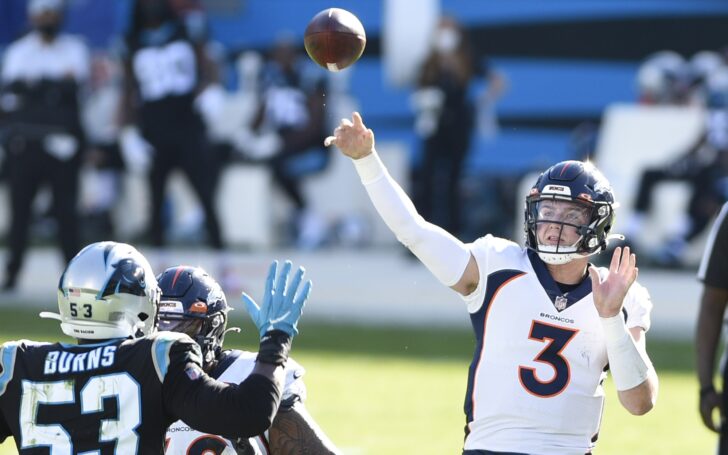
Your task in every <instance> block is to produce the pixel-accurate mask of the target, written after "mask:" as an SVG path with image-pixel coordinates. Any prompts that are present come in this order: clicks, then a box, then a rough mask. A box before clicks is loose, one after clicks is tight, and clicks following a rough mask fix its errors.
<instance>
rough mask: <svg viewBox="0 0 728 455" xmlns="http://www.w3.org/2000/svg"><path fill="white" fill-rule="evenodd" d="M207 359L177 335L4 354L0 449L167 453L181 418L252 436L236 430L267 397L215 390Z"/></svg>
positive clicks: (0, 353) (1, 348) (0, 351)
mask: <svg viewBox="0 0 728 455" xmlns="http://www.w3.org/2000/svg"><path fill="white" fill-rule="evenodd" d="M200 358H201V356H200V349H199V346H198V345H197V343H195V342H194V341H193V340H192V339H191V338H190V337H188V336H187V335H183V334H179V333H172V332H159V333H157V334H154V335H150V336H147V337H143V338H138V339H126V340H119V339H117V340H111V341H108V342H105V343H99V344H84V345H75V344H72V345H69V344H63V343H53V344H51V343H36V342H32V341H27V340H21V341H16V342H9V343H5V344H3V345H0V442H1V441H3V440H4V439H5V438H6V437H8V436H11V435H13V436H15V443H16V446H17V448H18V451H19V453H20V454H22V455H30V454H48V453H53V454H55V455H61V454H62V455H72V454H82V453H88V454H90V453H94V454H97V455H110V454H136V453H143V454H147V453H150V454H151V453H162V449H163V443H164V435H165V432H166V429H167V427H168V426H169V425H170V424H171V423H172V422H174V421H176V420H178V419H180V418H184V419H189V420H190V421H194V422H196V423H197V424H198V425H203V426H208V427H214V428H216V429H219V430H220V431H224V432H228V431H231V432H232V433H231V434H248V433H246V432H244V431H242V430H241V431H238V429H239V428H241V427H242V426H244V425H246V424H245V423H243V422H245V421H246V420H248V419H249V418H248V416H247V413H246V408H247V407H248V406H254V403H253V400H252V399H250V398H249V397H250V396H251V395H252V394H255V396H256V397H257V396H265V395H266V393H268V392H265V390H264V389H258V388H257V387H256V388H254V390H251V389H250V387H249V386H250V384H252V383H250V384H248V383H246V384H240V385H239V386H227V385H225V384H222V383H219V382H217V381H214V380H212V379H210V378H209V377H207V376H206V375H204V374H203V372H202V369H201V367H200V365H201V364H200ZM253 376H254V377H255V380H258V381H260V382H261V384H262V383H264V382H265V383H267V384H268V386H267V387H269V388H272V389H274V390H271V392H273V391H275V393H276V394H278V393H279V392H278V390H277V387H276V386H275V384H273V383H272V382H271V381H269V380H268V379H267V378H264V377H262V376H260V375H252V376H251V377H253ZM242 390H247V391H248V393H249V394H250V395H243V394H242V393H240V394H239V393H238V392H240V391H242ZM250 434H255V433H254V432H251V433H250Z"/></svg>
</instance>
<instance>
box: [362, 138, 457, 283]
mask: <svg viewBox="0 0 728 455" xmlns="http://www.w3.org/2000/svg"><path fill="white" fill-rule="evenodd" d="M353 161H354V166H355V167H356V171H357V172H358V173H359V177H360V178H361V181H362V183H363V184H364V187H365V188H366V190H367V193H368V194H369V198H370V199H371V200H372V203H374V207H375V208H376V209H377V212H379V215H380V216H381V217H382V219H383V220H384V222H385V223H386V224H387V226H388V227H389V229H390V230H391V231H392V232H394V234H395V235H396V236H397V240H399V241H400V242H401V243H402V244H403V245H404V246H406V247H407V248H409V249H410V251H412V253H414V255H415V256H417V258H419V260H420V261H422V263H423V264H425V266H426V267H427V268H428V269H429V270H430V272H432V274H433V275H435V277H436V278H437V279H438V280H440V282H441V283H442V284H444V285H445V286H453V285H454V284H456V283H457V282H458V281H459V280H460V278H461V277H462V276H463V272H464V271H465V267H466V266H467V265H468V261H469V260H470V251H469V250H468V248H467V247H466V246H465V244H464V243H463V242H461V241H460V240H458V239H456V238H455V237H453V236H452V235H451V234H450V233H448V232H447V231H445V230H444V229H442V228H440V227H439V226H435V225H434V224H432V223H428V222H427V221H425V220H424V219H423V218H422V216H420V214H419V213H417V210H416V209H415V206H414V204H413V203H412V201H411V200H410V198H409V197H408V196H407V194H406V193H405V192H404V190H402V188H401V187H400V186H399V185H398V184H397V182H395V181H394V179H393V178H392V177H391V176H390V175H389V172H387V169H386V168H385V167H384V164H382V161H381V160H380V159H379V155H377V152H376V151H374V150H372V153H371V154H370V155H367V156H365V157H364V158H360V159H358V160H353Z"/></svg>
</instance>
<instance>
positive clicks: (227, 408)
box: [162, 337, 281, 439]
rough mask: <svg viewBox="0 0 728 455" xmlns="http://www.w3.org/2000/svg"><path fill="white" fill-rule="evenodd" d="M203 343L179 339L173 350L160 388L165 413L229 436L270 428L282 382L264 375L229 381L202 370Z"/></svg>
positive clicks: (247, 435)
mask: <svg viewBox="0 0 728 455" xmlns="http://www.w3.org/2000/svg"><path fill="white" fill-rule="evenodd" d="M200 359H201V357H200V355H199V347H198V346H197V343H195V342H194V341H192V339H190V338H188V337H186V339H179V340H177V341H176V342H174V343H173V344H172V345H171V346H170V349H169V364H168V367H167V370H166V374H165V375H164V382H163V386H162V393H163V394H164V397H163V398H164V403H165V407H166V410H167V412H168V413H169V414H170V415H171V416H173V417H174V418H175V419H181V420H183V421H184V422H185V423H187V424H188V425H189V426H190V427H192V428H194V429H196V430H198V431H202V432H205V433H211V434H219V435H222V436H225V437H227V438H230V439H235V438H238V437H252V436H255V435H258V434H261V433H263V432H264V431H265V430H267V429H268V427H270V425H271V423H272V422H273V418H274V417H275V413H276V411H277V409H278V406H279V404H280V399H281V390H280V388H279V386H278V385H277V384H276V383H275V382H274V381H273V380H271V379H269V378H267V377H265V376H262V375H260V374H251V375H250V376H248V377H247V378H246V379H245V381H243V382H242V383H240V384H233V385H230V384H225V383H222V382H220V381H216V380H215V379H212V378H211V377H209V376H208V375H207V374H205V373H204V372H203V371H202V365H201V360H200Z"/></svg>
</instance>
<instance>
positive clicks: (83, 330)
mask: <svg viewBox="0 0 728 455" xmlns="http://www.w3.org/2000/svg"><path fill="white" fill-rule="evenodd" d="M159 296H160V293H159V287H158V286H157V280H156V278H155V277H154V273H153V272H152V268H151V266H150V265H149V262H148V261H147V260H146V258H145V257H144V256H142V255H141V253H139V252H138V251H137V250H136V249H135V248H134V247H133V246H131V245H127V244H124V243H117V242H97V243H92V244H90V245H88V246H86V247H85V248H83V249H82V250H81V251H80V252H79V253H78V254H77V255H76V256H75V257H74V258H73V259H71V260H70V261H69V263H68V265H67V266H66V268H65V269H64V271H63V273H62V275H61V278H60V280H59V283H58V310H59V313H58V314H57V315H54V314H52V313H47V317H53V318H55V319H59V320H60V321H61V329H62V330H63V332H64V333H65V334H66V335H68V336H71V337H74V338H81V339H89V340H102V339H110V338H126V337H136V336H141V335H147V334H149V333H152V332H153V331H154V330H155V329H156V314H157V307H158V305H159ZM79 305H80V306H82V307H83V308H84V309H85V310H84V311H78V310H77V309H76V308H78V307H79Z"/></svg>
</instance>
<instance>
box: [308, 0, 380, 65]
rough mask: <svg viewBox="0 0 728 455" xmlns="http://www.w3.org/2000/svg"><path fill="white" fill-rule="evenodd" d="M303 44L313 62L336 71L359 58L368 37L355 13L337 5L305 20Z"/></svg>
mask: <svg viewBox="0 0 728 455" xmlns="http://www.w3.org/2000/svg"><path fill="white" fill-rule="evenodd" d="M303 43H304V46H305V47H306V52H308V55H309V57H311V59H312V60H313V61H314V62H316V63H318V64H319V65H321V66H322V67H324V68H326V69H327V70H329V71H339V70H342V69H344V68H346V67H347V66H349V65H351V64H352V63H354V62H356V61H357V60H358V59H359V57H361V54H362V52H364V46H366V43H367V37H366V34H365V33H364V26H363V25H361V22H360V21H359V19H358V18H357V17H356V16H354V15H353V14H351V13H350V12H349V11H346V10H343V9H340V8H329V9H325V10H323V11H321V12H320V13H318V14H317V15H315V16H314V17H313V19H311V22H309V23H308V27H306V33H305V34H304V38H303Z"/></svg>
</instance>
